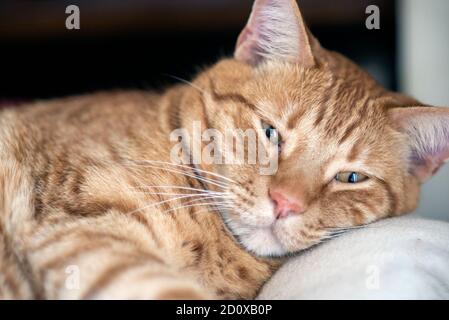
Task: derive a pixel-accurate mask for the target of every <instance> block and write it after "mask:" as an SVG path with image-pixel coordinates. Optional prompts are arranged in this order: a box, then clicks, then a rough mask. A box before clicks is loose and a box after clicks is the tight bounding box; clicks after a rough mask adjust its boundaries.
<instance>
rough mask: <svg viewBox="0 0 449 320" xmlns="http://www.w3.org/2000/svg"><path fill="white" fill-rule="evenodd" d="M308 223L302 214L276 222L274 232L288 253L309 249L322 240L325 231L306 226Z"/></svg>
mask: <svg viewBox="0 0 449 320" xmlns="http://www.w3.org/2000/svg"><path fill="white" fill-rule="evenodd" d="M306 224H307V223H306V221H305V219H304V217H302V216H296V217H290V218H287V219H284V220H282V221H279V222H278V223H276V225H275V227H274V229H273V233H274V235H275V237H276V238H277V239H278V240H279V242H280V243H281V244H282V246H283V247H284V248H285V250H286V253H294V252H298V251H300V250H303V249H307V248H309V247H310V246H312V245H314V244H317V243H319V242H320V241H321V239H322V237H323V236H324V231H322V230H318V229H312V228H306V227H305V225H306Z"/></svg>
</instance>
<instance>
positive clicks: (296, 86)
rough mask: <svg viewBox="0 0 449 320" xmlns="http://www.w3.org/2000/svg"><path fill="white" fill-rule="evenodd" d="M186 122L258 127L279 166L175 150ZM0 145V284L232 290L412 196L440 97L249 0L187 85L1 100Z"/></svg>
mask: <svg viewBox="0 0 449 320" xmlns="http://www.w3.org/2000/svg"><path fill="white" fill-rule="evenodd" d="M400 107H401V108H400ZM402 107H407V108H402ZM194 121H200V122H201V125H202V127H203V128H215V129H217V130H219V131H222V132H223V131H225V130H228V129H243V130H245V129H255V130H259V129H262V128H263V129H264V131H262V132H264V133H265V134H266V136H260V137H259V138H260V139H261V141H262V143H263V146H264V148H265V149H266V150H268V152H269V154H271V155H273V156H274V155H279V163H278V170H277V172H276V173H275V174H273V175H260V174H259V165H258V164H252V165H250V164H242V165H236V164H233V165H232V164H231V165H227V164H216V165H213V164H207V165H206V164H203V163H199V164H192V165H189V164H186V165H179V164H173V163H172V162H171V160H170V159H171V158H170V153H171V150H172V147H173V145H174V143H173V142H172V141H170V139H169V137H170V133H171V132H172V131H173V130H175V129H177V128H187V129H188V130H191V129H189V128H192V123H193V122H194ZM258 132H260V130H259V131H258ZM272 136H276V138H277V139H274V140H273V139H269V138H271V137H272ZM273 141H275V143H273ZM203 144H204V143H203ZM0 149H1V151H0V195H1V197H0V236H1V239H2V240H1V241H0V271H1V272H0V297H1V298H48V299H61V298H63V299H66V298H69V299H72V298H74V299H91V298H97V299H101V298H138V299H173V298H245V299H246V298H253V297H254V296H255V295H256V294H257V292H258V290H259V289H260V287H261V286H262V285H263V283H264V282H265V281H266V280H267V279H268V278H269V277H270V275H271V274H272V273H273V272H274V271H275V270H276V268H277V266H278V265H279V263H280V262H281V260H282V259H278V258H274V257H282V256H285V255H286V254H289V253H293V252H296V251H298V250H301V249H304V248H308V247H310V246H311V245H313V244H316V243H319V242H320V241H321V240H323V239H325V238H327V237H331V236H333V235H334V234H335V233H336V232H339V231H341V230H342V228H343V229H344V228H348V227H352V226H360V225H363V224H366V223H369V222H372V221H375V220H377V219H380V218H384V217H387V216H393V215H399V214H402V213H405V212H409V211H411V210H413V209H414V208H415V207H416V205H417V201H418V193H419V187H420V184H421V183H422V182H423V181H424V180H425V179H427V178H428V177H430V176H431V175H432V174H433V173H435V172H436V170H437V169H438V168H439V167H440V166H441V165H442V164H443V162H444V161H446V160H447V159H448V157H449V111H446V110H445V109H439V108H433V107H420V106H419V103H418V102H417V101H415V100H413V99H410V98H407V97H404V96H400V95H398V94H395V93H392V92H388V91H386V90H384V89H383V88H381V87H380V86H379V85H378V84H377V83H376V82H375V81H374V80H373V79H371V78H370V77H369V76H368V75H367V74H366V73H365V72H363V71H362V70H361V69H359V68H358V67H357V66H355V65H354V64H352V63H351V62H350V61H348V60H347V59H345V58H344V57H342V56H340V55H339V54H337V53H333V52H329V51H327V50H325V49H323V48H321V47H320V45H319V43H318V42H317V41H316V40H315V39H314V38H313V37H312V36H311V34H310V33H309V31H308V29H307V28H306V26H305V24H304V22H303V20H302V17H301V14H300V12H299V9H298V7H297V5H296V2H295V1H292V0H276V1H275V0H257V1H255V4H254V8H253V12H252V14H251V17H250V19H249V22H248V24H247V26H246V27H245V29H244V30H243V32H242V34H241V35H240V37H239V40H238V42H237V47H236V50H235V54H234V58H232V59H225V60H222V61H220V62H219V63H218V64H216V65H214V66H212V67H211V68H209V69H208V70H206V71H204V72H202V73H201V74H200V75H199V76H198V77H197V78H196V79H195V80H194V82H193V83H192V85H191V86H188V85H183V86H178V87H175V88H173V89H171V90H169V91H167V92H166V93H165V94H163V95H156V94H152V93H148V92H138V91H135V92H112V93H98V94H93V95H86V96H78V97H71V98H66V99H58V100H54V101H44V102H38V103H35V104H33V105H29V106H26V107H24V108H22V109H20V110H17V111H16V110H10V111H4V112H2V113H1V116H0ZM219 151H220V152H221V153H222V154H227V152H226V150H219Z"/></svg>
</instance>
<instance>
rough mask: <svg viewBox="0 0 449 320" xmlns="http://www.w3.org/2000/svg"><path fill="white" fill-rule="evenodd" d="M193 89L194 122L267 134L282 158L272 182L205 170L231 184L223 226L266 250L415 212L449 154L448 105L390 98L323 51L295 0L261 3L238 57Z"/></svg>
mask: <svg viewBox="0 0 449 320" xmlns="http://www.w3.org/2000/svg"><path fill="white" fill-rule="evenodd" d="M194 85H195V86H196V87H197V88H200V90H193V89H192V91H191V93H190V96H189V98H188V99H187V102H186V103H189V104H191V105H192V106H197V108H193V107H192V109H191V111H189V112H188V114H186V115H185V116H186V118H187V119H189V117H190V120H195V119H201V121H202V123H203V125H204V126H207V127H210V128H216V129H218V130H219V131H222V132H224V131H226V130H229V129H243V130H246V129H256V130H259V129H262V131H260V130H259V131H258V132H259V138H260V139H261V141H263V145H264V148H265V149H266V150H268V151H269V152H271V155H272V156H273V157H274V156H276V155H277V154H278V156H279V157H278V169H277V171H276V172H275V173H274V174H272V175H261V174H260V164H245V165H231V164H223V165H213V166H210V165H209V166H208V165H204V166H203V168H204V169H207V170H212V171H215V172H217V173H219V174H222V175H224V176H225V177H226V178H227V179H228V180H222V183H223V184H226V185H227V187H226V188H225V190H226V192H227V194H228V197H227V198H226V197H225V198H224V199H223V200H222V203H223V204H224V207H225V209H223V210H222V214H223V216H224V219H225V221H226V222H227V224H228V226H229V228H230V229H231V231H232V232H233V233H234V234H235V235H236V237H237V238H238V239H239V240H240V242H241V243H242V244H243V246H244V247H246V248H247V249H249V250H251V251H253V252H255V253H256V254H259V255H284V254H287V253H290V252H295V251H298V250H301V249H304V248H307V247H310V246H311V245H313V244H316V243H318V242H320V241H321V240H322V239H323V238H326V237H329V236H332V235H333V234H335V231H336V230H337V231H338V230H339V229H338V228H346V227H353V226H359V225H363V224H366V223H369V222H372V221H375V220H377V219H380V218H383V217H387V216H392V215H399V214H402V213H405V212H409V211H412V210H414V209H415V208H416V206H417V202H418V196H419V189H420V184H421V183H422V182H423V181H425V180H426V179H427V178H429V177H430V176H432V175H433V174H434V173H435V172H436V171H437V169H438V168H439V167H440V166H441V165H442V164H443V163H444V162H445V161H446V160H447V159H448V158H449V111H448V110H449V109H448V110H446V109H444V108H434V107H424V106H420V105H419V103H418V102H417V101H415V100H413V99H411V98H407V97H404V96H401V95H398V94H395V93H392V92H388V91H386V90H384V89H383V88H381V87H380V86H379V85H378V84H377V83H376V82H375V81H374V80H373V79H372V78H371V77H370V76H369V75H367V74H366V73H365V72H364V71H362V70H361V69H360V68H359V67H357V66H356V65H354V64H353V63H351V62H350V61H349V60H347V59H346V58H344V57H342V56H340V55H339V54H337V53H333V52H330V51H327V50H325V49H323V48H322V47H321V46H320V44H319V43H318V41H317V40H316V39H314V38H313V36H312V35H311V34H310V32H309V30H308V29H307V27H306V26H305V24H304V21H303V19H302V16H301V13H300V11H299V8H298V7H297V4H296V2H295V1H293V0H257V1H255V4H254V7H253V11H252V14H251V17H250V19H249V21H248V24H247V25H246V27H245V28H244V30H243V31H242V33H241V35H240V37H239V39H238V42H237V46H236V49H235V54H234V58H232V59H226V60H222V61H220V62H219V63H218V64H216V65H215V66H213V67H212V68H210V69H209V70H206V71H205V72H203V73H202V74H200V75H199V76H198V78H197V79H196V80H195V84H194ZM195 110H196V111H195ZM260 132H262V133H260ZM264 133H265V134H266V136H264ZM268 136H276V137H277V138H278V141H273V140H276V139H271V140H270V139H268ZM220 148H222V149H221V150H220V153H222V154H226V152H225V151H224V150H223V148H224V147H223V146H220ZM228 151H229V150H228ZM278 152H279V153H278ZM225 162H226V161H225ZM200 166H201V165H200ZM212 178H213V177H212ZM231 180H232V181H234V182H231ZM213 188H214V189H215V190H217V191H222V190H223V189H222V187H221V185H220V186H213ZM230 203H232V204H231V205H230ZM229 206H232V207H233V208H232V209H231V210H227V209H226V207H229ZM334 228H337V229H334Z"/></svg>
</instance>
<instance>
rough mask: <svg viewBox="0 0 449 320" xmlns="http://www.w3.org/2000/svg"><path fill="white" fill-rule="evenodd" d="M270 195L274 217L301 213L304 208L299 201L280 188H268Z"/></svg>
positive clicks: (278, 217)
mask: <svg viewBox="0 0 449 320" xmlns="http://www.w3.org/2000/svg"><path fill="white" fill-rule="evenodd" d="M269 193H270V197H271V200H272V201H273V203H274V215H275V216H276V219H281V218H286V217H288V216H289V215H295V214H301V213H303V212H304V208H303V206H302V205H301V203H300V202H299V201H298V200H296V199H294V198H293V197H292V196H290V195H288V194H286V193H285V192H282V191H280V190H270V191H269Z"/></svg>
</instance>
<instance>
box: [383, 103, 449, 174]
mask: <svg viewBox="0 0 449 320" xmlns="http://www.w3.org/2000/svg"><path fill="white" fill-rule="evenodd" d="M389 113H390V116H391V118H392V119H393V121H394V123H395V124H396V125H397V126H398V127H399V129H400V130H401V131H402V132H404V133H406V134H407V136H408V138H409V143H410V147H411V152H412V153H411V159H410V160H411V161H410V165H411V168H410V169H411V172H412V173H413V174H414V175H415V176H416V177H418V179H419V180H420V181H421V182H424V181H425V180H427V179H428V178H430V177H431V176H432V175H434V174H435V173H436V172H437V171H438V169H439V168H440V167H441V166H442V165H443V164H444V163H445V162H447V161H448V160H449V108H436V107H410V108H393V109H391V110H390V111H389Z"/></svg>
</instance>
